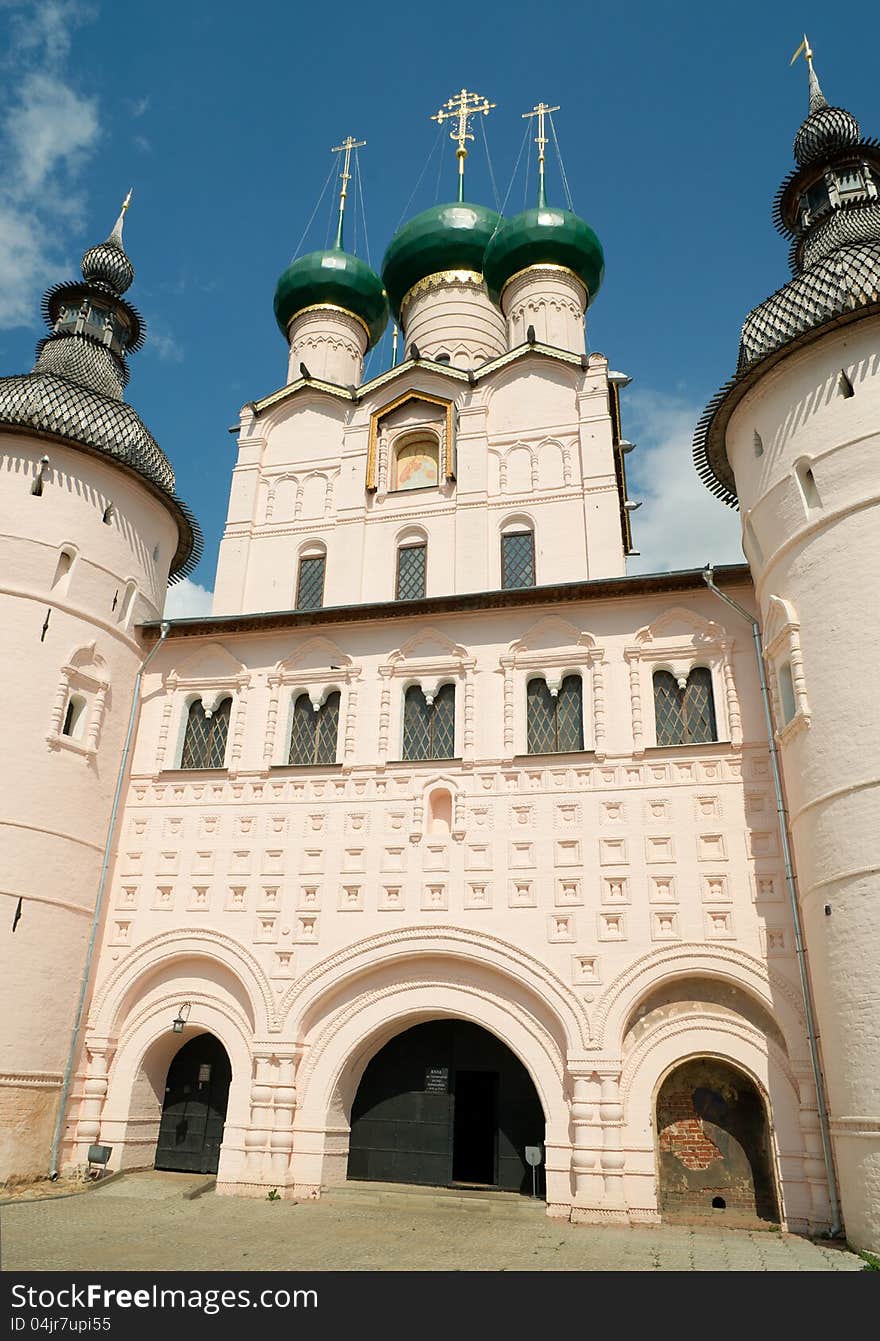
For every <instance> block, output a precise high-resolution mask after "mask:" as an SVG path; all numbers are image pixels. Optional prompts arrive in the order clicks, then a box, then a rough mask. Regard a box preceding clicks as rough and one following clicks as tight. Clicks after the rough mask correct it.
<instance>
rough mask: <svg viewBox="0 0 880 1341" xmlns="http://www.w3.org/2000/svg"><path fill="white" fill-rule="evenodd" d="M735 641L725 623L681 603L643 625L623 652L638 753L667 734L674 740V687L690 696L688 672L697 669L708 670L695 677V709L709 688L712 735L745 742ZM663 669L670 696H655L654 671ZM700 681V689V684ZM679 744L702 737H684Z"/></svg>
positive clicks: (680, 692) (634, 740)
mask: <svg viewBox="0 0 880 1341" xmlns="http://www.w3.org/2000/svg"><path fill="white" fill-rule="evenodd" d="M733 646H734V644H733V639H732V638H731V637H730V636H729V634H728V633H727V630H726V629H725V628H724V627H723V626H722V625H720V624H716V623H715V622H714V620H708V619H704V618H703V617H702V615H698V614H697V613H696V612H695V611H693V610H688V609H687V608H685V607H683V606H677V607H674V608H673V609H670V610H666V611H665V612H664V613H663V614H662V615H660V616H659V617H658V618H657V619H655V620H654V622H653V624H649V625H647V626H646V627H645V628H643V629H640V630H639V632H638V633H637V634H636V639H635V643H634V644H633V645H632V646H631V647H627V648H626V649H625V651H624V656H625V658H626V660H627V663H628V665H629V690H630V710H631V713H632V731H633V752H634V754H636V755H641V754H643V753H644V751H645V749H646V747H648V746H651V745H654V744H655V743H656V744H659V743H661V740H664V739H665V741H666V743H667V744H669V743H671V741H670V740H669V739H668V736H669V733H670V731H671V729H672V725H674V711H673V709H672V701H673V698H674V695H673V688H674V691H675V695H686V694H687V685H688V681H689V677H690V676H691V673H692V672H693V671H694V670H700V671H702V672H704V674H702V675H697V676H695V677H694V678H693V681H692V684H693V689H692V690H691V695H692V698H693V707H692V711H696V709H697V707H698V703H697V699H698V698H699V695H700V694H702V695H703V700H704V705H705V700H706V696H707V694H709V693H710V694H711V704H712V709H713V712H714V717H715V727H716V730H715V735H714V737H713V739H715V740H719V741H729V742H730V743H731V744H732V745H741V744H742V718H741V715H740V708H739V699H738V697H737V692H736V684H735V682H734V678H733V661H732V653H733ZM661 672H662V673H664V674H665V675H666V676H668V679H669V681H671V685H670V683H669V682H668V681H667V680H661V681H660V684H661V685H665V686H666V688H665V690H664V691H663V692H664V693H667V694H668V695H669V697H668V698H662V700H655V692H654V683H655V682H654V675H655V673H661ZM700 685H702V688H701V689H700V688H698V686H700ZM667 708H668V709H669V711H670V712H672V718H669V717H668V714H667V715H664V714H666V710H667ZM658 713H659V714H660V716H659V717H658ZM685 735H686V733H685ZM681 743H682V744H695V743H698V742H696V741H691V740H688V739H686V738H685V739H684V740H683V741H682V742H681Z"/></svg>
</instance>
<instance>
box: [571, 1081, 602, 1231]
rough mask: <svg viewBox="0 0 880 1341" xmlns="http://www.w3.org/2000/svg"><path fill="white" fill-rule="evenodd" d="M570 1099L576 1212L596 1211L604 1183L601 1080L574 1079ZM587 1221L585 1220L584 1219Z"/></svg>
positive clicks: (573, 1217)
mask: <svg viewBox="0 0 880 1341" xmlns="http://www.w3.org/2000/svg"><path fill="white" fill-rule="evenodd" d="M572 1083H573V1092H572V1098H571V1140H572V1152H571V1169H572V1175H573V1179H574V1207H575V1209H574V1212H573V1214H572V1219H577V1218H579V1217H578V1216H577V1208H578V1207H581V1208H583V1209H584V1210H586V1209H587V1208H593V1209H595V1208H597V1207H598V1206H599V1204H600V1203H601V1201H602V1198H603V1194H604V1189H605V1182H604V1179H603V1177H602V1173H601V1171H600V1168H599V1152H600V1149H601V1146H602V1132H601V1127H600V1125H599V1107H598V1101H599V1078H598V1076H596V1075H595V1074H594V1073H592V1072H591V1073H589V1074H583V1075H574V1076H573V1077H572ZM582 1218H585V1217H582Z"/></svg>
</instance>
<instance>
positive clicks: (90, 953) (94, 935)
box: [49, 620, 171, 1182]
mask: <svg viewBox="0 0 880 1341" xmlns="http://www.w3.org/2000/svg"><path fill="white" fill-rule="evenodd" d="M170 629H171V625H170V624H169V623H168V621H167V620H163V621H162V624H161V626H160V633H159V638H158V640H157V642H156V644H155V645H154V646H153V647H151V648H150V650H149V652H148V653H147V655H146V656H145V657H144V659H143V661H142V662H141V664H140V667H139V668H138V673H137V675H136V676H135V681H134V692H133V694H132V697H131V712H130V713H129V714H128V729H127V730H126V733H125V743H124V745H123V747H122V758H121V759H120V761H119V772H118V773H117V775H116V790H115V791H114V793H113V808H112V809H111V811H110V822H109V824H108V825H107V841H106V842H105V844H104V856H103V860H102V861H101V874H100V876H99V878H98V895H97V898H96V899H95V911H94V913H93V915H92V926H91V930H90V932H89V944H88V948H87V950H86V959H85V963H84V964H83V971H82V980H81V982H80V985H79V999H78V1001H77V1003H76V1016H75V1019H74V1024H73V1033H72V1034H71V1036H70V1050H69V1051H68V1054H67V1065H66V1067H65V1068H64V1079H63V1080H62V1082H61V1098H60V1100H59V1102H58V1117H57V1119H56V1122H55V1135H54V1137H53V1139H52V1155H51V1158H50V1162H49V1177H50V1178H51V1179H52V1181H53V1182H54V1181H55V1179H56V1178H57V1177H58V1173H59V1169H58V1153H59V1151H60V1149H61V1136H62V1133H63V1131H64V1114H65V1110H66V1108H67V1100H68V1098H69V1096H70V1083H71V1080H72V1079H73V1068H74V1066H75V1065H76V1058H77V1054H78V1052H79V1039H80V1031H81V1029H82V1018H83V1010H84V1008H85V1004H86V994H87V992H88V990H89V980H90V978H91V976H92V960H93V959H94V955H95V945H96V943H97V939H98V927H99V926H100V925H101V913H102V911H103V908H104V894H105V892H106V889H107V872H108V871H109V869H110V854H111V852H112V850H113V838H114V835H115V833H116V820H117V818H118V816H119V802H120V800H121V799H122V788H123V786H124V784H125V775H126V772H127V769H128V756H129V754H130V753H131V741H132V737H133V735H134V724H135V722H136V720H137V715H138V708H139V707H140V701H141V684H142V682H143V678H144V672H145V671H146V669H147V667H148V666H149V664H150V662H151V661H152V660H153V657H154V656H155V655H156V653H157V652H158V651H159V648H160V647H161V646H162V644H163V643H164V641H165V639H166V638H167V637H168V633H169V631H170Z"/></svg>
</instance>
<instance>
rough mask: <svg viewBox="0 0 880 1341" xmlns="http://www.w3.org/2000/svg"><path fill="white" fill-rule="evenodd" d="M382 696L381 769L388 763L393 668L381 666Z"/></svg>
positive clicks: (380, 722)
mask: <svg viewBox="0 0 880 1341" xmlns="http://www.w3.org/2000/svg"><path fill="white" fill-rule="evenodd" d="M379 675H380V676H381V679H382V694H381V697H380V699H379V767H380V768H384V767H385V764H386V763H387V761H388V732H389V728H390V726H391V667H390V666H380V667H379Z"/></svg>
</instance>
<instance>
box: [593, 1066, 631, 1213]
mask: <svg viewBox="0 0 880 1341" xmlns="http://www.w3.org/2000/svg"><path fill="white" fill-rule="evenodd" d="M600 1084H601V1095H600V1099H599V1118H600V1120H601V1122H602V1155H601V1158H600V1161H599V1162H600V1164H601V1168H602V1176H603V1178H604V1180H605V1206H606V1207H607V1208H608V1209H609V1210H611V1211H615V1210H620V1211H621V1213H622V1212H623V1210H624V1198H623V1166H624V1163H625V1159H626V1157H625V1155H624V1153H623V1150H622V1148H621V1146H622V1137H623V1106H622V1104H621V1102H620V1073H619V1072H617V1071H615V1072H614V1074H609V1073H608V1072H606V1073H605V1074H604V1075H602V1076H600Z"/></svg>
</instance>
